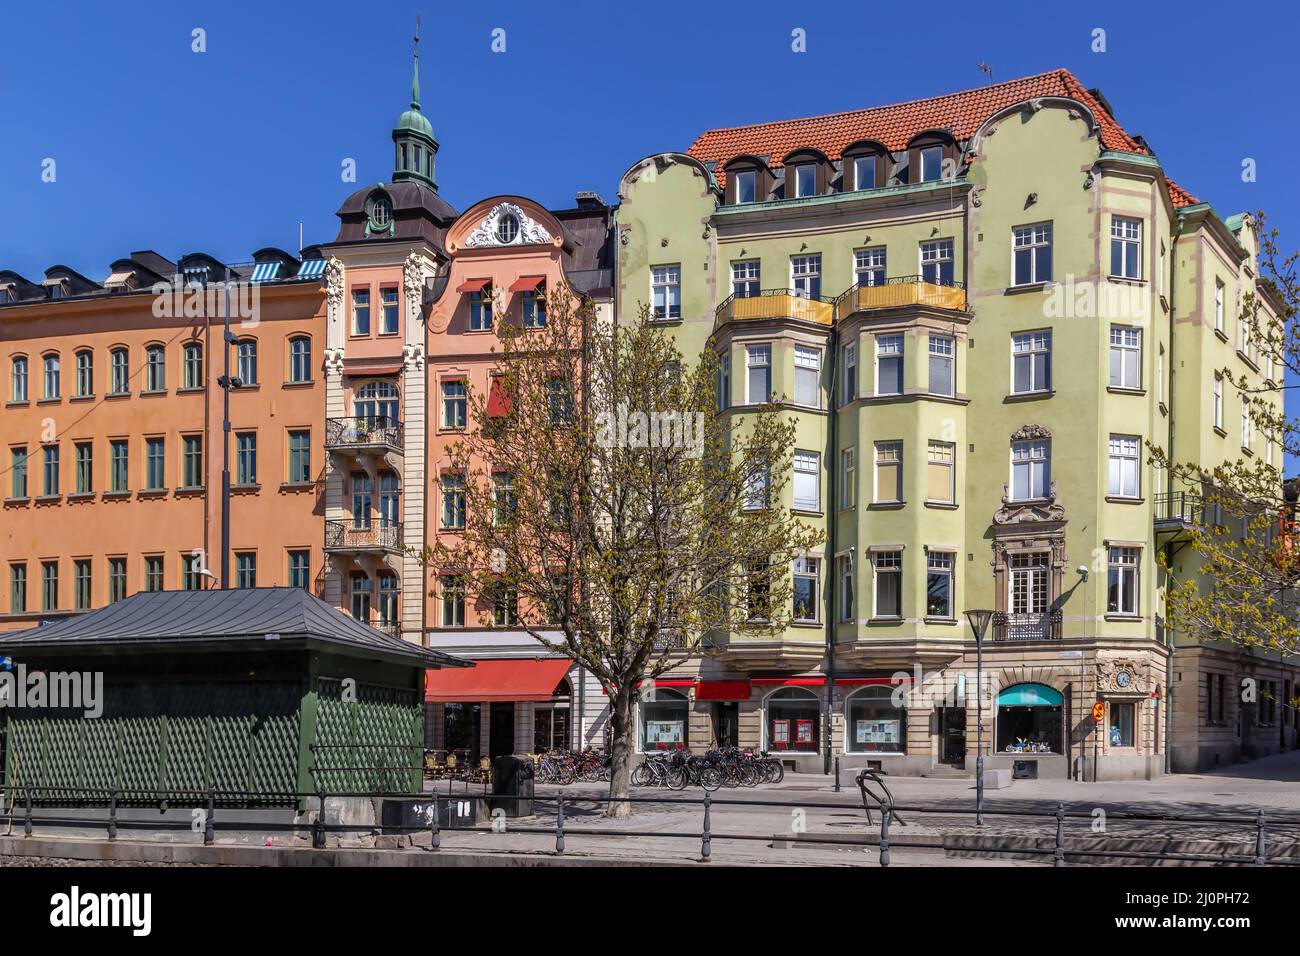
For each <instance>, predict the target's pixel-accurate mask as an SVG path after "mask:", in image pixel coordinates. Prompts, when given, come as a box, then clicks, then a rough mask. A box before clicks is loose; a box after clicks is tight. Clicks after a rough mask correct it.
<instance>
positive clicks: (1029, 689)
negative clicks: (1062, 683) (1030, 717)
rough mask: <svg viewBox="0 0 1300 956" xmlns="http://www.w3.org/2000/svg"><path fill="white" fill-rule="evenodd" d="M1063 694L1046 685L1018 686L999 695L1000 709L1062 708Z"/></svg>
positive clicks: (1009, 688)
mask: <svg viewBox="0 0 1300 956" xmlns="http://www.w3.org/2000/svg"><path fill="white" fill-rule="evenodd" d="M1063 701H1064V698H1063V697H1061V692H1060V691H1057V690H1052V688H1050V687H1048V686H1047V685H1045V684H1016V685H1015V686H1014V687H1008V688H1007V689H1006V690H1004V691H1003V692H1002V693H1000V694H998V706H999V707H1060V706H1061V704H1062V702H1063Z"/></svg>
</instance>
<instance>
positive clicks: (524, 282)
mask: <svg viewBox="0 0 1300 956" xmlns="http://www.w3.org/2000/svg"><path fill="white" fill-rule="evenodd" d="M545 281H546V276H520V277H519V278H518V279H516V280H515V281H514V282H512V283H510V291H511V292H532V291H533V290H534V289H536V288H537V287H538V286H539V285H541V284H542V283H543V282H545Z"/></svg>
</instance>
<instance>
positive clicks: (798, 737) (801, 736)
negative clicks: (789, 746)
mask: <svg viewBox="0 0 1300 956" xmlns="http://www.w3.org/2000/svg"><path fill="white" fill-rule="evenodd" d="M794 723H795V737H794V739H795V743H800V744H810V743H812V742H813V722H812V721H811V720H796V721H795V722H794Z"/></svg>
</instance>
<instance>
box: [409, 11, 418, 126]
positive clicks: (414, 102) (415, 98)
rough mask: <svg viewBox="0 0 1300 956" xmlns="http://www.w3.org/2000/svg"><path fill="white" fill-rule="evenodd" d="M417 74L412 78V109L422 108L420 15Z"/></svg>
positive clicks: (416, 59)
mask: <svg viewBox="0 0 1300 956" xmlns="http://www.w3.org/2000/svg"><path fill="white" fill-rule="evenodd" d="M414 59H415V73H414V75H413V76H412V77H411V109H413V110H418V109H419V108H420V15H419V14H418V13H417V14H416V15H415V57H414Z"/></svg>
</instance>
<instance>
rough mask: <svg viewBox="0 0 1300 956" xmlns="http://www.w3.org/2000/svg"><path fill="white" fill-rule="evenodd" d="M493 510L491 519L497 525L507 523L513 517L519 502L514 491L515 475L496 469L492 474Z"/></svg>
mask: <svg viewBox="0 0 1300 956" xmlns="http://www.w3.org/2000/svg"><path fill="white" fill-rule="evenodd" d="M492 485H493V488H492V491H493V496H492V500H493V510H494V512H495V513H494V514H493V516H492V520H493V522H494V523H495V524H497V525H498V526H500V525H505V524H508V523H509V522H510V521H511V520H513V518H514V517H515V510H516V508H517V507H518V504H519V498H518V495H517V494H516V493H515V476H514V475H512V474H510V473H509V472H504V471H498V472H496V473H495V474H493V475H492Z"/></svg>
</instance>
